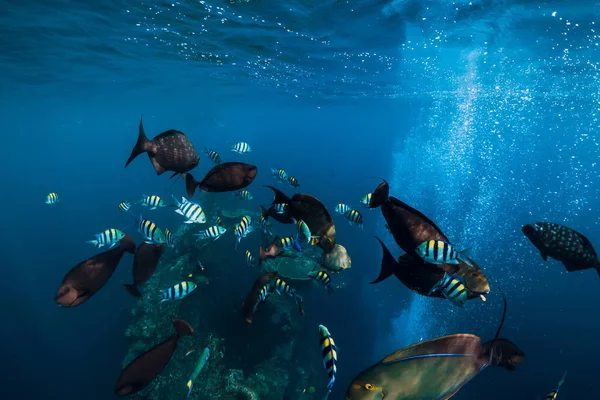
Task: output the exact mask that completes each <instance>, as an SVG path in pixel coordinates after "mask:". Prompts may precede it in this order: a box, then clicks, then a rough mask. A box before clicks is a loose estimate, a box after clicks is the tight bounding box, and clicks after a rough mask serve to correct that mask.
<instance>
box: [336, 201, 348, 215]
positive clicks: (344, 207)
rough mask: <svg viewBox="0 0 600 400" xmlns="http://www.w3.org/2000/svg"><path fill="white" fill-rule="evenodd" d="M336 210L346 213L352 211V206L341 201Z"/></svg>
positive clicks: (339, 212)
mask: <svg viewBox="0 0 600 400" xmlns="http://www.w3.org/2000/svg"><path fill="white" fill-rule="evenodd" d="M334 211H335V212H336V213H338V214H346V213H347V212H348V211H350V207H348V206H347V205H346V204H343V203H339V204H338V205H336V206H335V209H334Z"/></svg>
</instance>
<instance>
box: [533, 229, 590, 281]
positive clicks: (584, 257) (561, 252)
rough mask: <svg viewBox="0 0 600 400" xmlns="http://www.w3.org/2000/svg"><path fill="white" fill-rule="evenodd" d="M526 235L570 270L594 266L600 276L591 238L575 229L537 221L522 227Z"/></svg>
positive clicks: (543, 256) (548, 255)
mask: <svg viewBox="0 0 600 400" xmlns="http://www.w3.org/2000/svg"><path fill="white" fill-rule="evenodd" d="M521 230H522V231H523V233H524V234H525V236H527V238H528V239H529V240H530V241H531V243H533V245H534V246H535V247H536V248H537V249H538V250H539V251H540V254H541V255H542V258H543V259H544V261H546V260H547V259H548V257H552V258H554V259H555V260H558V261H560V262H562V263H563V264H564V266H565V268H566V269H567V271H568V272H573V271H581V270H584V269H590V268H594V269H596V272H597V273H598V275H599V276H600V262H598V256H597V255H596V250H594V246H592V243H591V242H590V241H589V239H588V238H587V237H585V236H583V235H582V234H581V233H579V232H577V231H576V230H574V229H571V228H568V227H566V226H563V225H559V224H556V223H554V222H536V223H534V224H528V225H525V226H523V228H521Z"/></svg>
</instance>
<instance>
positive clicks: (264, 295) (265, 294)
mask: <svg viewBox="0 0 600 400" xmlns="http://www.w3.org/2000/svg"><path fill="white" fill-rule="evenodd" d="M270 295H271V284H270V283H267V284H266V285H264V286H263V287H262V288H261V289H260V292H258V297H257V299H256V303H254V311H253V313H255V312H256V309H257V308H258V306H259V304H260V303H264V302H265V301H267V299H268V298H269V296H270Z"/></svg>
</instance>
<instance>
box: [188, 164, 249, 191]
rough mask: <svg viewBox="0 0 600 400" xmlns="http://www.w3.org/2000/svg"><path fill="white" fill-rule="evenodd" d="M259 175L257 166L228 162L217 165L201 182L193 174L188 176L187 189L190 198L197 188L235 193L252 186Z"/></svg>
mask: <svg viewBox="0 0 600 400" xmlns="http://www.w3.org/2000/svg"><path fill="white" fill-rule="evenodd" d="M257 173H258V168H257V167H256V166H255V165H251V164H246V163H242V162H226V163H222V164H218V165H215V166H214V167H213V168H212V169H211V170H210V171H208V172H207V173H206V176H205V177H204V179H202V180H201V181H200V182H198V181H196V180H195V179H194V177H193V176H192V174H186V176H185V188H186V190H187V193H188V195H189V197H192V196H193V195H194V192H195V191H196V188H197V187H199V188H200V190H202V191H204V192H235V191H237V190H240V189H244V188H245V187H247V186H248V185H250V184H251V183H252V181H253V180H254V178H256V174H257Z"/></svg>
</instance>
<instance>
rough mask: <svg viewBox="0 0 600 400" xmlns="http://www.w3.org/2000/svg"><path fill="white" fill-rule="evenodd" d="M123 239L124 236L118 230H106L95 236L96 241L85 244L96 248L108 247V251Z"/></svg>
mask: <svg viewBox="0 0 600 400" xmlns="http://www.w3.org/2000/svg"><path fill="white" fill-rule="evenodd" d="M124 237H125V234H124V233H123V232H121V231H120V230H118V229H107V230H105V231H104V232H102V233H98V234H97V235H96V239H94V240H88V241H87V243H91V244H93V245H94V246H96V247H98V248H100V247H103V246H110V247H109V249H112V248H113V247H115V246H116V245H117V244H118V243H119V242H120V241H121V239H123V238H124Z"/></svg>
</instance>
